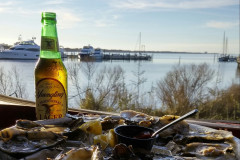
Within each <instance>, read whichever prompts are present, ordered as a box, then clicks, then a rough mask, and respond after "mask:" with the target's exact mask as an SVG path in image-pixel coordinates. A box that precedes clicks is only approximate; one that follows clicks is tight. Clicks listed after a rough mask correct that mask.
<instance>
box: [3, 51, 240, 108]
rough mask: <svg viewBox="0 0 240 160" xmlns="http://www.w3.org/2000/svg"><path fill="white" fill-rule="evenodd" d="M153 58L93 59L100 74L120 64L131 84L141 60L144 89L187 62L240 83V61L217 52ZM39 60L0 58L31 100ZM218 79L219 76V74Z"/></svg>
mask: <svg viewBox="0 0 240 160" xmlns="http://www.w3.org/2000/svg"><path fill="white" fill-rule="evenodd" d="M152 56H153V58H152V60H151V61H140V62H139V61H133V60H131V61H128V60H113V61H110V60H109V61H99V62H93V64H94V68H95V72H94V74H97V73H99V72H101V69H102V68H103V67H111V68H112V67H114V66H120V67H121V68H122V69H123V70H124V72H125V82H126V84H128V86H129V87H130V86H131V83H132V81H136V78H137V77H136V76H134V72H136V71H137V69H138V66H139V63H140V70H141V71H144V74H143V75H142V77H144V78H145V79H146V82H145V83H143V85H142V87H141V89H143V90H145V91H148V90H150V89H151V87H152V86H154V85H156V82H157V81H159V80H161V79H163V78H164V77H165V76H166V74H167V72H169V71H170V70H171V69H172V67H173V66H174V65H179V64H180V65H184V64H201V63H207V64H208V65H209V66H210V68H211V69H213V70H214V71H215V73H217V74H218V79H220V83H219V84H218V85H219V86H220V88H227V87H228V86H230V85H231V84H232V83H238V84H239V83H240V69H239V67H238V66H237V63H236V62H225V63H224V62H221V63H220V62H218V60H217V55H215V54H197V53H193V54H189V53H182V54H181V53H155V54H153V55H152ZM36 62H37V60H0V67H3V68H4V70H11V68H12V67H16V69H17V71H18V73H19V75H20V77H19V78H20V79H21V80H22V81H23V84H25V86H26V92H27V95H28V97H27V99H28V100H32V101H35V93H34V92H35V88H34V68H35V64H36ZM63 62H64V64H65V66H66V68H68V67H69V66H70V65H72V64H77V65H78V64H81V63H86V62H81V61H80V60H78V59H70V58H66V59H64V61H63ZM79 72H80V73H79V75H80V76H79V81H80V83H81V84H80V85H81V86H84V85H87V77H86V76H85V74H84V73H83V71H82V70H81V69H80V70H79ZM215 79H216V77H215ZM215 82H216V81H215V80H213V81H212V84H210V85H215ZM68 86H69V89H68V93H69V96H73V95H75V93H73V91H74V89H73V85H72V82H71V81H70V80H69V81H68ZM75 102H76V99H75V100H74V99H70V101H69V107H75V108H76V107H77V106H76V103H75Z"/></svg>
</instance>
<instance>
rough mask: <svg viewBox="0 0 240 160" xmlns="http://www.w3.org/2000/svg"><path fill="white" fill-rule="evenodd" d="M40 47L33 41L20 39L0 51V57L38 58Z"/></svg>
mask: <svg viewBox="0 0 240 160" xmlns="http://www.w3.org/2000/svg"><path fill="white" fill-rule="evenodd" d="M39 53H40V47H39V46H38V45H37V44H36V43H35V42H34V41H33V40H29V41H21V42H18V43H16V44H15V45H14V46H13V47H11V48H9V49H7V50H3V51H1V52H0V59H38V57H39Z"/></svg>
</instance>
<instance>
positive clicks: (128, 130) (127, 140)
mask: <svg viewBox="0 0 240 160" xmlns="http://www.w3.org/2000/svg"><path fill="white" fill-rule="evenodd" d="M143 131H149V132H150V133H151V134H152V133H154V131H153V130H152V129H150V128H145V127H141V126H134V125H127V126H118V127H116V128H114V132H115V133H116V135H117V139H118V143H124V144H126V145H132V146H133V148H134V149H145V150H147V151H151V149H152V146H153V143H154V142H155V138H146V139H138V138H133V137H134V136H136V135H138V134H139V133H141V132H143Z"/></svg>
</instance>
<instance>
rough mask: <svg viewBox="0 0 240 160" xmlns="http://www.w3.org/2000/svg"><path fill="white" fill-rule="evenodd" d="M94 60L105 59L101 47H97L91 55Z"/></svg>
mask: <svg viewBox="0 0 240 160" xmlns="http://www.w3.org/2000/svg"><path fill="white" fill-rule="evenodd" d="M90 57H92V58H93V59H94V60H102V59H103V50H102V49H101V48H96V49H95V51H94V53H93V54H91V55H90Z"/></svg>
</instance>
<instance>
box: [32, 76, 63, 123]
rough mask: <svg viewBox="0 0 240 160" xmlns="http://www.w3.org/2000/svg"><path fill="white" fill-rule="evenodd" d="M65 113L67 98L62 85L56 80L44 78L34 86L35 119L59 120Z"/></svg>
mask: <svg viewBox="0 0 240 160" xmlns="http://www.w3.org/2000/svg"><path fill="white" fill-rule="evenodd" d="M66 112H67V96H66V92H65V89H64V87H63V85H62V84H61V83H60V82H59V81H58V80H56V79H52V78H45V79H42V80H40V81H38V83H37V86H36V114H37V119H54V118H61V117H64V116H65V115H66Z"/></svg>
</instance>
